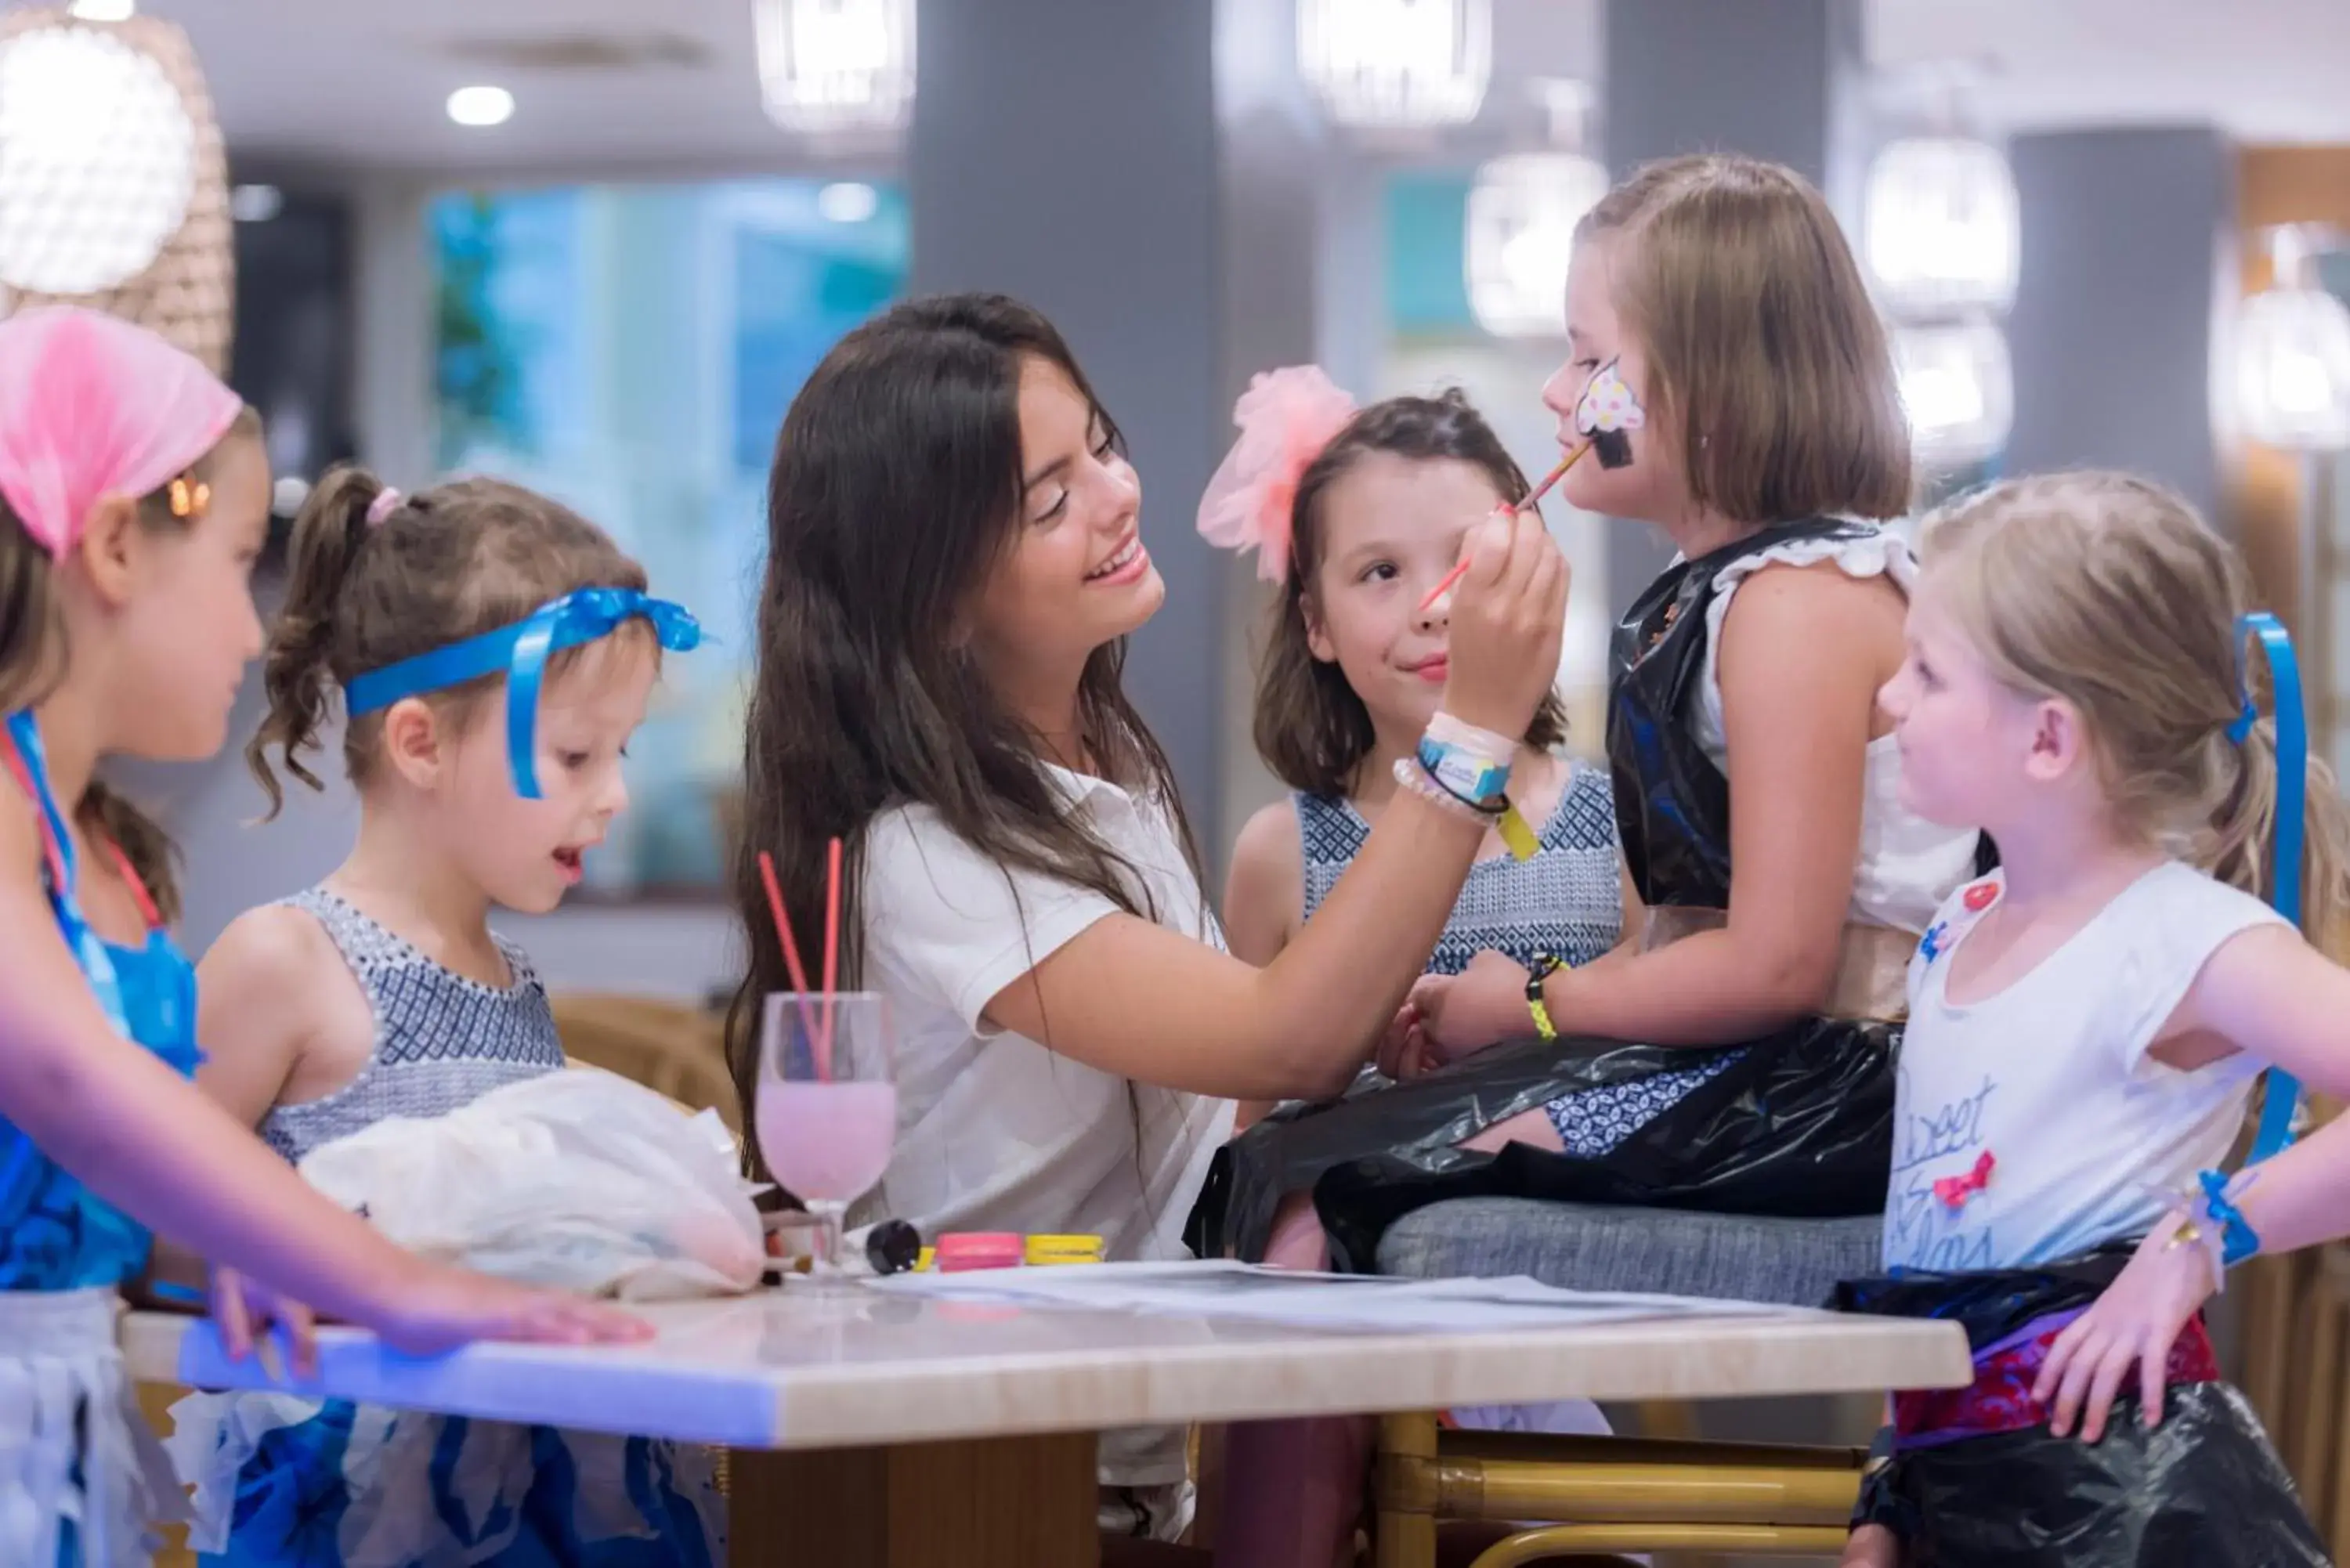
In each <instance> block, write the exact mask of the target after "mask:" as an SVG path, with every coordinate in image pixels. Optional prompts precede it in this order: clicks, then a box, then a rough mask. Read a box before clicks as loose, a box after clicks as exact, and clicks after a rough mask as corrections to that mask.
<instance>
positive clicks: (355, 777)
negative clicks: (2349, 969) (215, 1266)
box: [172, 469, 725, 1568]
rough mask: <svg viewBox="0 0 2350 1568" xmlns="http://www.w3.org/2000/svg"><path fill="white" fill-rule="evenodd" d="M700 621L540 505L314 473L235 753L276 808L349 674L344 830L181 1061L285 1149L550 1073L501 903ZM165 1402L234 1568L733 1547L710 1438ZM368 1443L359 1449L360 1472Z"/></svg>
mask: <svg viewBox="0 0 2350 1568" xmlns="http://www.w3.org/2000/svg"><path fill="white" fill-rule="evenodd" d="M700 639H701V632H700V628H698V627H697V626H696V625H695V622H694V619H693V618H692V616H691V615H689V614H688V613H687V612H686V611H685V610H684V609H683V608H682V607H680V606H677V605H675V604H671V603H670V602H669V601H667V600H664V599H658V598H654V597H650V595H648V594H647V593H646V591H645V576H644V571H643V568H641V567H640V566H638V565H637V563H636V562H634V561H632V560H630V559H629V557H628V556H626V555H625V554H623V553H622V552H621V551H620V550H619V548H618V547H617V546H616V545H614V544H613V543H612V541H611V540H610V539H609V538H608V536H606V535H605V534H604V533H603V531H602V530H600V529H598V527H596V526H595V524H591V523H589V522H588V521H587V520H586V519H585V518H582V517H580V516H578V515H577V514H574V513H573V512H571V511H570V510H569V509H567V508H566V507H564V506H562V505H559V504H556V503H555V502H553V501H550V500H548V499H546V497H544V496H541V495H537V494H535V493H531V492H529V491H526V490H523V489H520V488H518V487H516V486H515V485H511V484H504V483H498V482H495V481H492V480H481V479H476V480H464V481H460V482H458V483H451V484H444V485H442V486H439V487H438V488H436V489H433V490H430V491H427V492H424V493H421V494H419V495H415V496H403V495H401V494H400V493H399V492H397V491H393V490H390V489H388V488H386V487H384V486H383V485H382V484H381V483H380V482H379V481H377V480H376V479H374V478H373V477H371V476H370V475H369V474H367V473H365V472H360V471H358V470H348V469H347V470H342V471H338V472H336V473H333V474H330V475H328V477H327V479H326V480H325V481H323V482H322V483H320V485H319V487H318V488H317V491H315V492H314V493H313V494H312V496H311V499H310V501H309V503H308V504H307V506H306V507H305V509H304V511H303V514H302V515H301V517H300V518H299V519H297V520H296V524H295V526H294V538H293V545H292V570H291V579H290V581H289V583H288V585H287V597H286V607H285V611H284V614H283V615H282V617H281V618H280V620H279V622H278V625H277V627H276V631H275V634H274V635H273V636H272V638H271V639H270V644H269V648H268V651H267V654H266V686H267V691H268V696H269V704H270V705H269V712H268V714H267V716H266V718H265V721H264V722H263V724H262V727H261V732H260V733H259V735H258V736H257V737H256V738H255V742H254V743H253V745H252V747H251V748H250V750H249V753H248V756H249V760H250V761H251V762H252V763H253V765H254V768H255V773H256V774H257V775H258V776H259V777H260V779H261V781H262V783H263V784H264V786H265V788H266V789H267V790H268V792H269V794H270V798H271V801H272V804H273V806H274V805H276V803H277V802H278V800H279V798H280V793H281V792H280V786H279V784H278V782H277V778H276V773H275V771H274V770H273V768H272V766H271V763H272V762H273V761H274V760H282V763H283V765H284V767H285V769H286V772H288V773H290V774H293V775H294V776H295V777H296V778H298V779H301V780H303V781H304V782H306V783H309V784H316V782H317V780H316V778H315V776H314V775H313V774H310V773H309V772H308V771H307V769H306V768H305V766H304V763H303V761H302V758H303V756H304V754H305V753H307V751H308V750H309V749H310V748H311V747H313V746H315V745H316V744H317V738H318V735H319V732H320V728H321V725H322V724H323V722H325V720H326V718H327V716H328V712H329V711H330V710H331V707H332V704H333V702H334V700H335V697H336V694H337V693H338V691H339V692H340V694H341V697H342V701H343V705H344V707H345V709H346V711H347V712H348V716H349V724H348V730H347V732H346V733H345V736H344V741H343V756H344V763H345V767H346V771H347V772H348V774H349V776H350V779H351V782H352V783H353V784H354V785H355V786H356V787H357V792H358V794H359V836H358V841H357V843H356V844H355V845H354V846H353V847H352V849H351V853H350V855H349V857H348V858H347V859H346V860H345V861H344V862H343V863H342V865H341V866H340V867H338V868H337V869H336V870H335V871H334V872H333V873H332V874H331V875H329V876H328V877H327V878H326V880H325V881H323V882H322V883H320V884H319V885H318V886H317V887H315V888H310V889H308V890H307V891H305V892H302V893H298V894H296V896H295V897H293V898H290V899H287V900H286V901H285V902H284V903H281V904H276V905H272V906H269V907H267V908H264V909H255V910H254V911H252V912H250V913H249V914H246V915H245V916H244V917H243V918H241V919H238V920H237V921H235V922H234V924H232V925H231V926H230V927H229V929H228V930H227V931H226V932H225V933H224V934H223V936H222V937H221V939H220V940H219V942H218V943H216V944H215V945H214V947H213V950H212V951H211V952H210V953H208V954H206V955H205V958H204V961H203V967H202V970H201V971H200V976H199V978H200V981H201V984H200V997H201V1018H202V1028H203V1039H204V1042H205V1045H206V1048H207V1050H208V1051H210V1052H211V1054H212V1058H213V1060H212V1062H211V1064H209V1065H208V1066H207V1067H206V1068H205V1070H204V1071H203V1075H201V1076H200V1078H199V1080H198V1081H199V1083H200V1084H201V1085H203V1087H204V1088H206V1089H208V1090H210V1091H211V1092H212V1093H213V1094H214V1095H215V1096H217V1097H218V1098H219V1100H220V1101H221V1103H222V1104H223V1105H224V1106H227V1107H228V1108H229V1109H230V1110H231V1111H232V1112H233V1113H234V1115H235V1116H237V1117H239V1118H240V1119H241V1120H243V1121H244V1122H246V1123H247V1124H249V1125H252V1126H255V1127H257V1128H258V1129H259V1131H260V1133H261V1135H262V1137H264V1138H265V1139H266V1140H267V1141H268V1142H269V1144H270V1145H271V1147H274V1148H276V1150H277V1151H278V1152H279V1153H280V1154H281V1155H283V1156H284V1157H285V1158H287V1159H289V1160H294V1161H297V1162H298V1161H299V1160H300V1159H302V1158H303V1157H304V1156H306V1155H307V1154H308V1153H309V1152H310V1151H311V1150H312V1149H314V1148H316V1147H319V1146H320V1145H322V1144H326V1143H328V1142H331V1141H334V1140H336V1139H338V1138H341V1137H347V1136H348V1135H350V1134H352V1133H356V1132H358V1131H359V1130H361V1129H362V1128H364V1127H369V1126H370V1125H372V1124H373V1123H375V1122H377V1121H379V1120H380V1119H382V1118H384V1117H388V1116H410V1117H429V1116H441V1115H444V1114H446V1113H448V1112H450V1111H453V1110H455V1109H457V1108H458V1107H460V1106H463V1105H465V1104H467V1103H469V1102H470V1101H472V1100H473V1099H474V1098H475V1097H477V1096H480V1095H482V1094H484V1093H485V1092H487V1091H489V1090H491V1089H494V1088H496V1087H499V1086H501V1085H506V1084H511V1083H515V1082H517V1081H519V1080H522V1079H525V1078H530V1077H535V1076H536V1075H540V1074H544V1073H552V1072H556V1071H559V1070H561V1068H562V1067H563V1065H564V1055H563V1047H562V1044H561V1042H560V1041H559V1040H558V1039H557V1038H556V1027H555V1021H554V1017H553V1014H552V1013H551V1012H550V1011H549V1008H548V1004H547V998H546V990H545V988H544V987H543V986H542V985H541V984H540V983H539V981H538V979H537V977H536V974H535V972H534V971H533V970H532V968H531V962H530V959H529V957H528V955H527V954H525V953H524V952H523V951H522V950H521V949H519V948H518V947H515V945H514V944H513V943H511V942H508V941H505V940H503V939H501V938H499V937H497V936H496V935H494V934H493V932H492V931H491V929H490V925H489V916H490V913H491V911H492V909H497V908H504V909H515V910H521V911H525V912H532V913H538V912H544V911H546V910H549V909H554V908H555V907H556V904H558V903H559V902H560V901H561V900H562V898H564V896H565V894H566V893H567V891H568V890H569V889H570V888H572V887H573V886H574V885H576V884H577V881H578V880H579V877H580V875H581V871H582V864H581V861H582V857H583V856H584V855H585V854H586V853H587V851H589V850H590V849H592V848H594V847H595V846H597V845H598V844H599V843H601V842H602V840H603V838H604V836H605V834H606V832H607V830H608V828H609V826H610V825H611V823H612V821H613V820H614V818H615V817H617V816H618V815H619V813H620V811H621V810H623V809H624V808H625V807H626V805H627V804H628V793H627V790H626V788H625V786H624V785H623V784H622V781H621V758H622V755H623V753H624V751H625V748H626V746H627V743H628V742H629V737H630V736H631V734H633V733H634V732H635V731H636V729H637V727H638V726H639V724H640V723H641V722H643V720H644V716H645V711H646V707H647V704H648V702H649V701H650V696H651V692H652V689H653V685H654V682H655V681H656V680H657V679H658V678H659V675H660V661H661V658H662V655H663V654H664V653H665V652H681V651H684V650H686V649H691V648H692V647H694V645H695V644H696V643H697V642H698V641H699V640H700ZM501 702H503V705H504V714H503V716H501V715H500V713H499V707H500V704H501ZM273 752H274V753H278V756H277V757H276V758H273V756H272V755H271V753H273ZM176 1417H177V1420H178V1432H177V1435H176V1436H175V1437H174V1438H173V1440H172V1448H173V1451H174V1453H175V1454H176V1455H177V1456H178V1457H179V1458H180V1459H181V1461H182V1474H183V1477H184V1479H186V1480H189V1481H190V1482H191V1483H192V1484H193V1485H194V1487H195V1489H196V1498H197V1505H198V1511H199V1513H200V1514H201V1515H202V1516H203V1517H202V1518H201V1519H200V1521H199V1523H198V1526H197V1533H196V1535H195V1536H194V1538H193V1539H194V1541H195V1543H196V1545H197V1546H198V1548H199V1550H200V1551H203V1552H223V1551H225V1552H227V1553H228V1554H229V1560H230V1561H233V1562H234V1563H238V1564H240V1565H250V1564H271V1563H285V1564H293V1563H340V1564H343V1565H344V1568H406V1564H408V1563H411V1562H417V1563H439V1562H452V1563H454V1562H465V1563H496V1564H513V1565H515V1568H521V1565H523V1564H537V1563H580V1564H586V1565H587V1568H707V1565H709V1564H712V1563H718V1562H722V1561H723V1552H724V1547H723V1542H724V1536H725V1531H724V1520H723V1504H722V1502H721V1501H720V1499H719V1498H718V1495H717V1491H716V1488H715V1485H714V1482H713V1478H712V1474H711V1472H710V1466H709V1463H708V1461H707V1458H706V1456H705V1455H704V1454H703V1452H702V1450H700V1449H691V1448H678V1447H675V1446H673V1445H670V1444H667V1443H661V1442H651V1441H647V1440H645V1439H641V1438H639V1439H627V1438H614V1437H602V1436H596V1435H588V1434H579V1433H572V1432H566V1431H559V1430H555V1429H552V1428H520V1427H512V1426H505V1425H502V1424H499V1423H495V1422H483V1421H468V1420H463V1419H460V1418H455V1417H449V1418H443V1417H432V1416H424V1415H419V1414H416V1413H412V1412H391V1411H376V1410H361V1409H359V1407H355V1406H352V1405H350V1404H348V1403H344V1402H329V1403H327V1404H326V1405H324V1406H323V1407H321V1406H319V1405H318V1404H317V1402H316V1401H309V1402H301V1401H294V1402H288V1401H286V1400H282V1399H271V1398H268V1397H251V1396H235V1395H228V1396H222V1395H195V1396H192V1397H190V1398H188V1399H186V1400H184V1401H182V1404H181V1406H180V1407H179V1408H178V1410H177V1412H176ZM354 1445H360V1446H363V1447H365V1448H366V1449H368V1450H369V1452H371V1453H373V1454H374V1455H375V1457H374V1458H373V1459H370V1460H369V1464H368V1465H367V1466H366V1467H365V1469H364V1474H362V1471H361V1468H360V1467H358V1466H352V1465H348V1464H346V1463H345V1456H346V1455H347V1454H348V1452H350V1451H352V1449H353V1447H354ZM491 1499H494V1500H496V1501H497V1503H498V1504H500V1505H501V1506H488V1505H487V1504H486V1503H485V1502H484V1500H491ZM419 1521H421V1522H419ZM420 1532H421V1533H420Z"/></svg>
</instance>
